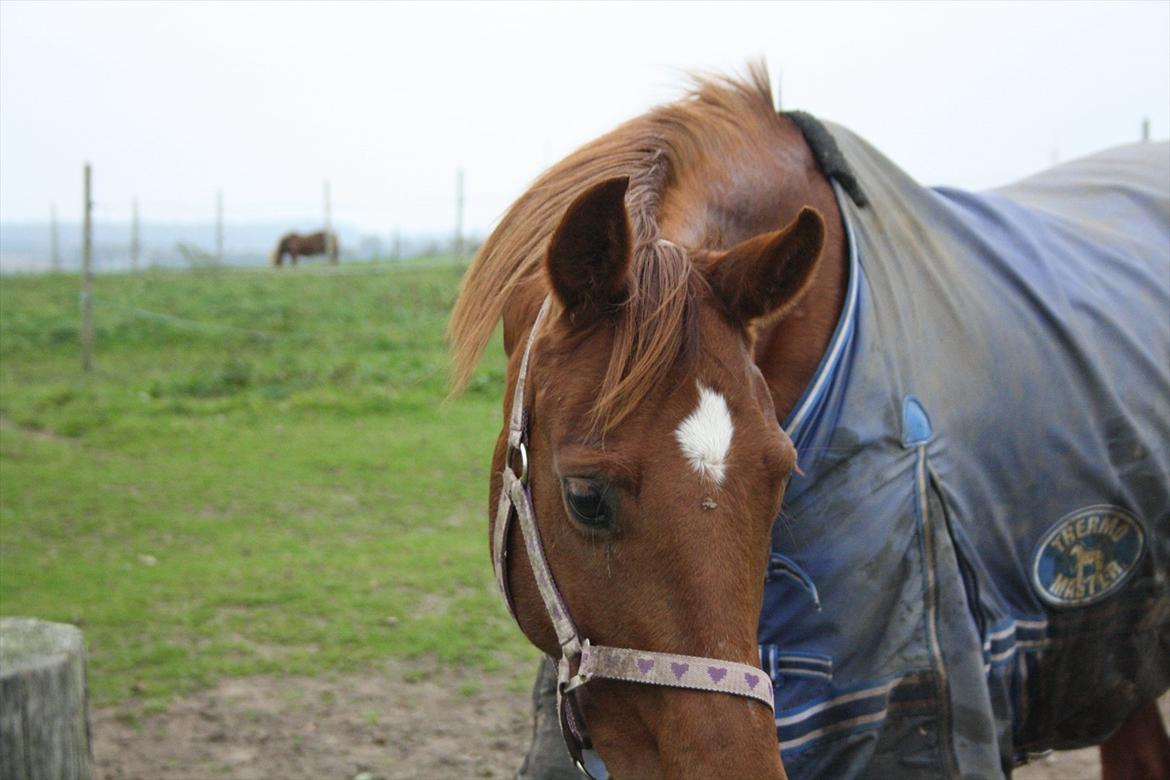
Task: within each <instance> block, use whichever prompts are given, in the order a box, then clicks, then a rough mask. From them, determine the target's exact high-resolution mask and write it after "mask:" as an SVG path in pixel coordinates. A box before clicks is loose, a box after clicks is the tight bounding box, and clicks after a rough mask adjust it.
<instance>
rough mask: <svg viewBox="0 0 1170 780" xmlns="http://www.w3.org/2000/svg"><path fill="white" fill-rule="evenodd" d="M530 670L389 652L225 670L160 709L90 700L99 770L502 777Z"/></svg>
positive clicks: (170, 778)
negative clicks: (298, 667)
mask: <svg viewBox="0 0 1170 780" xmlns="http://www.w3.org/2000/svg"><path fill="white" fill-rule="evenodd" d="M535 671H536V665H535V663H524V664H522V665H518V666H515V667H514V668H510V669H506V670H503V671H502V672H496V673H493V674H492V675H490V676H487V677H484V676H481V675H479V674H473V673H471V672H460V671H454V672H453V671H451V670H449V669H444V668H443V667H441V666H440V665H438V664H437V663H433V662H421V661H420V662H394V663H390V664H387V665H385V666H384V667H383V668H382V669H380V670H378V671H377V672H376V673H373V674H371V673H366V674H363V675H353V676H323V677H318V678H305V677H249V678H241V679H234V680H227V681H224V682H222V683H220V684H219V685H217V686H215V687H214V688H211V689H209V690H206V691H202V692H200V693H197V694H194V695H192V696H188V697H185V698H183V699H180V700H178V701H176V702H174V703H173V704H172V705H171V706H170V707H169V708H168V709H167V710H166V711H165V712H162V713H155V714H141V713H140V712H135V711H134V710H133V709H130V710H127V708H125V707H119V708H97V709H95V710H94V712H93V713H92V728H93V742H94V759H95V762H96V764H97V778H98V780H219V779H222V778H232V779H233V780H267V779H268V778H289V779H290V780H293V779H294V778H304V779H305V780H333V779H336V780H354V778H361V779H362V780H399V779H400V778H401V779H403V780H405V778H412V779H414V778H448V777H451V778H455V777H458V778H473V777H478V778H511V777H512V775H513V774H514V773H515V771H516V767H517V766H519V763H520V760H521V758H522V756H523V755H524V752H525V751H526V750H527V749H528V742H529V740H530V739H531V736H532V732H531V728H532V726H531V714H530V711H531V704H530V699H529V692H528V690H527V685H528V684H530V682H531V679H532V677H533V676H534V674H535Z"/></svg>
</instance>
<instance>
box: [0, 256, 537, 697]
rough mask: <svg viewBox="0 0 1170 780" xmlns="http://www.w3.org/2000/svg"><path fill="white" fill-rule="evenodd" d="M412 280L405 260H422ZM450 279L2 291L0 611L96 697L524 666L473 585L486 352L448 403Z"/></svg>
mask: <svg viewBox="0 0 1170 780" xmlns="http://www.w3.org/2000/svg"><path fill="white" fill-rule="evenodd" d="M420 265H421V266H424V267H418V266H420ZM458 283H459V270H458V269H457V268H456V267H455V266H453V265H451V264H449V263H430V264H411V263H405V262H404V263H399V264H394V263H381V264H378V263H375V264H369V265H366V264H363V265H360V266H350V267H345V266H343V267H342V268H340V269H338V270H337V271H335V272H329V270H328V269H322V268H316V269H312V268H310V269H301V270H298V271H287V270H286V271H283V272H261V271H230V270H222V271H219V272H212V271H152V272H147V273H142V274H138V275H133V276H132V275H110V276H101V277H98V278H97V279H95V281H94V312H95V317H94V322H95V331H96V336H95V344H96V349H95V358H94V364H95V365H94V371H93V372H92V373H90V374H84V373H83V372H82V371H81V362H80V354H79V348H78V341H79V332H78V331H79V325H78V282H77V279H76V278H75V277H72V276H64V275H47V276H35V277H5V278H0V614H3V615H27V616H34V617H39V618H44V619H48V620H56V621H66V622H70V623H76V624H78V625H80V626H81V628H82V629H83V630H84V632H85V638H86V641H87V644H88V647H89V651H90V686H91V692H92V695H93V696H94V698H95V700H96V702H98V703H99V704H110V703H121V702H126V701H129V700H141V701H144V702H146V703H148V704H154V705H157V704H161V703H164V702H165V701H167V700H168V699H169V698H171V697H172V696H174V695H175V694H178V693H182V692H184V691H187V690H190V689H192V688H195V687H199V686H203V685H207V684H210V683H212V682H214V681H215V680H216V679H218V678H221V677H223V676H227V675H247V674H255V673H296V674H316V673H321V672H325V671H338V670H340V671H351V670H356V669H361V668H364V667H366V666H370V665H372V664H373V663H375V662H377V661H378V660H379V659H384V658H387V657H403V656H416V655H421V654H433V655H434V656H436V657H438V658H440V659H442V660H443V661H446V662H451V663H456V662H457V663H459V664H471V665H475V666H478V667H480V668H483V669H486V670H489V671H490V670H492V669H497V668H500V667H501V666H502V665H504V664H505V663H510V661H511V660H513V659H514V658H515V657H517V656H522V655H526V654H530V653H532V652H533V651H531V650H529V649H528V648H527V646H526V645H525V643H524V641H523V640H522V638H520V637H519V634H518V633H517V631H516V630H515V628H514V627H513V625H512V624H511V622H510V619H509V618H508V617H507V615H506V613H505V612H504V611H503V608H502V607H501V606H500V605H499V603H498V599H497V597H496V595H495V593H494V590H493V585H492V579H491V566H490V562H489V559H488V555H487V546H486V540H487V536H486V516H487V514H486V513H487V497H486V492H487V475H488V468H489V455H490V450H491V446H492V443H493V441H494V439H495V436H496V434H497V432H498V430H499V425H500V415H501V401H500V398H501V394H502V382H503V361H502V359H501V356H500V350H499V347H498V345H495V346H493V347H490V348H489V356H488V358H487V359H486V360H485V362H484V364H483V366H482V367H481V370H480V373H479V375H478V376H477V377H476V378H475V380H474V381H473V382H472V384H471V387H470V389H469V390H468V392H467V393H466V394H465V395H463V396H462V397H461V398H459V399H458V400H455V401H450V402H444V399H445V396H446V392H447V376H446V365H447V361H446V354H445V345H444V328H445V325H446V321H447V316H448V312H449V311H450V307H451V305H452V302H453V301H454V298H455V293H456V290H457V287H458Z"/></svg>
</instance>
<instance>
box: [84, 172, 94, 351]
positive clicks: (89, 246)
mask: <svg viewBox="0 0 1170 780" xmlns="http://www.w3.org/2000/svg"><path fill="white" fill-rule="evenodd" d="M84 189H85V202H84V203H83V204H82V209H83V212H82V213H84V214H85V217H84V219H83V221H82V228H81V367H82V369H83V370H85V371H92V370H93V267H92V263H93V198H92V197H91V194H90V169H89V163H86V164H85V186H84Z"/></svg>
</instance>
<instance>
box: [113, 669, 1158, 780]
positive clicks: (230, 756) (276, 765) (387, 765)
mask: <svg viewBox="0 0 1170 780" xmlns="http://www.w3.org/2000/svg"><path fill="white" fill-rule="evenodd" d="M530 667H531V668H530ZM534 674H535V666H534V665H531V664H524V665H523V666H520V667H515V668H512V669H506V670H503V671H502V672H501V673H496V674H493V675H491V676H489V677H480V676H479V675H472V674H470V673H466V672H458V671H457V672H451V671H449V670H442V669H441V668H440V667H438V666H437V665H435V664H433V663H427V662H400V663H393V664H388V665H386V666H385V667H384V668H383V669H380V670H378V672H377V673H375V674H364V675H360V676H358V675H354V676H336V677H320V678H312V679H309V678H303V677H302V678H297V677H288V678H285V677H282V678H274V677H253V678H246V679H237V680H230V681H227V682H223V683H221V684H220V685H218V686H216V687H215V688H212V689H210V690H207V691H203V692H201V693H197V694H195V695H192V696H189V697H186V698H184V699H182V700H180V701H178V702H176V703H174V704H172V705H171V707H170V708H169V709H168V710H167V711H166V712H164V713H159V714H152V715H141V716H139V715H136V714H135V713H133V711H131V712H129V713H128V712H127V710H126V708H125V707H122V708H118V709H117V710H115V709H111V708H97V709H95V710H94V711H93V713H92V728H93V741H94V759H95V761H96V763H97V780H269V778H273V779H275V778H282V779H287V780H299V779H303V780H407V778H410V779H411V780H431V779H432V778H433V779H434V780H443V779H444V778H509V779H510V778H511V777H512V776H513V773H514V772H515V771H516V767H517V766H518V765H519V763H520V759H521V756H522V755H523V753H524V751H525V750H526V749H527V747H528V742H529V739H530V738H531V721H530V708H531V705H530V703H529V702H530V700H529V695H530V694H529V692H528V690H527V681H528V680H530V679H531V678H532V676H533V675H534ZM517 677H519V678H520V679H521V680H523V681H524V684H523V685H520V684H517V682H516V678H517ZM1167 702H1168V700H1167V699H1163V701H1162V705H1163V707H1162V709H1163V713H1164V714H1165V713H1166V712H1167V710H1168V709H1170V708H1168V706H1167ZM1099 777H1100V770H1099V767H1098V763H1097V751H1096V749H1089V750H1079V751H1072V752H1068V753H1055V754H1052V755H1050V756H1048V757H1047V758H1044V759H1039V760H1037V761H1035V762H1033V763H1032V764H1030V765H1028V766H1027V767H1025V768H1024V769H1021V770H1018V771H1017V772H1016V773H1015V774H1014V775H1013V778H1014V779H1015V780H1097V778H1099Z"/></svg>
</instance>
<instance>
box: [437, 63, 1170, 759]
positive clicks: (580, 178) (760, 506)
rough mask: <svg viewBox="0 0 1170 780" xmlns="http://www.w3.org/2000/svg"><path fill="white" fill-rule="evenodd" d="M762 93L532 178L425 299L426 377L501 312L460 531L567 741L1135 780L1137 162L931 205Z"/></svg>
mask: <svg viewBox="0 0 1170 780" xmlns="http://www.w3.org/2000/svg"><path fill="white" fill-rule="evenodd" d="M768 84H769V81H768V77H767V74H766V73H765V72H764V71H763V69H762V68H758V67H753V68H752V69H751V71H750V77H749V78H748V79H747V80H745V81H744V82H738V81H732V80H717V79H704V80H700V81H699V82H698V84H697V87H696V89H695V91H694V92H693V93H692V94H691V95H689V96H688V97H687V98H686V99H685V100H683V101H680V102H678V103H674V104H670V105H666V106H663V107H660V108H657V109H655V110H653V111H651V112H649V113H647V114H645V115H643V116H641V117H638V118H635V119H633V120H631V121H629V122H627V123H626V124H624V125H622V126H621V127H619V128H617V129H616V130H614V131H612V132H611V133H609V134H607V135H604V136H602V137H600V138H598V139H596V140H594V141H593V142H591V143H589V144H587V145H586V146H584V147H583V148H581V149H580V150H578V151H577V152H575V153H573V154H572V155H570V156H569V157H568V158H566V159H565V160H563V161H562V162H560V163H558V164H556V165H554V166H553V167H552V168H551V169H550V170H549V171H547V172H546V173H545V174H543V175H542V176H541V177H540V179H538V181H537V182H536V183H535V184H534V185H533V187H532V188H531V189H530V190H529V191H528V192H526V193H525V194H524V195H522V196H521V197H520V198H519V200H517V201H516V203H515V204H513V205H512V207H511V208H510V209H509V211H508V212H507V213H506V214H505V216H504V217H503V219H502V220H501V222H500V224H499V226H498V227H497V229H496V230H495V231H494V232H493V234H492V235H491V236H490V238H489V239H488V240H487V242H486V243H485V244H484V246H483V248H482V249H481V250H480V252H479V254H478V255H477V257H476V259H475V261H474V263H473V264H472V266H471V267H470V268H469V270H468V272H467V275H466V277H465V279H464V283H463V288H462V290H461V292H460V295H459V298H458V300H457V302H456V305H455V309H454V311H453V313H452V317H451V322H450V325H449V335H450V337H451V340H452V346H453V357H454V371H453V374H454V384H455V387H456V389H458V388H459V387H461V386H462V385H464V384H465V383H466V382H467V380H468V379H469V378H470V376H471V375H472V372H473V371H474V370H475V366H476V364H477V363H478V361H479V359H480V357H481V355H482V352H483V350H484V348H485V346H486V344H487V343H488V342H489V340H490V338H491V336H492V333H493V331H494V328H495V326H496V324H497V322H499V321H501V320H502V322H503V337H504V338H503V341H504V349H505V351H506V353H507V355H508V368H507V377H508V378H507V388H506V391H505V407H504V414H505V427H504V429H503V430H502V432H501V434H500V437H499V439H498V441H497V443H496V447H495V451H494V455H493V462H492V475H491V483H490V499H489V509H490V514H491V518H492V521H491V526H490V530H489V536H490V547H491V552H492V559H493V565H494V569H495V573H496V578H497V584H498V586H499V588H500V590H501V592H502V594H503V596H504V600H505V603H506V604H507V606H508V608H509V610H510V611H511V613H512V614H513V616H514V617H515V619H516V621H517V622H518V624H519V626H520V629H521V630H522V631H523V632H524V634H525V635H526V636H527V637H528V638H529V640H530V641H532V642H533V644H535V645H536V646H537V647H539V648H540V649H541V650H542V651H544V652H545V653H546V654H547V655H548V656H549V657H550V658H551V659H559V662H558V664H557V683H556V705H555V710H554V711H555V712H556V713H557V715H558V718H559V720H560V726H561V731H562V734H563V738H564V741H565V746H566V747H567V749H568V753H569V754H570V755H571V756H572V758H573V759H574V760H575V762H576V763H577V765H578V766H579V767H581V768H583V769H585V770H586V771H587V772H588V773H589V774H591V775H592V776H594V777H603V776H606V774H607V773H608V774H609V775H611V776H613V777H617V778H683V777H688V778H689V777H736V778H772V779H773V780H775V779H776V778H784V777H787V776H789V775H791V776H792V777H799V778H814V777H816V778H821V777H831V778H854V777H878V778H887V777H898V778H923V779H926V778H929V779H930V780H934V779H935V778H940V777H947V778H951V777H1004V776H1007V775H1010V774H1011V770H1012V768H1013V767H1014V766H1017V765H1019V764H1021V763H1023V762H1025V761H1026V760H1027V759H1028V756H1029V755H1030V754H1033V753H1035V752H1038V751H1043V750H1046V749H1049V748H1055V749H1066V748H1073V747H1079V746H1084V745H1090V744H1100V743H1102V742H1104V743H1105V744H1104V746H1103V748H1102V760H1103V768H1104V773H1105V777H1106V778H1107V780H1120V778H1127V777H1146V778H1167V777H1170V741H1168V740H1167V738H1166V734H1165V730H1164V727H1163V726H1162V724H1161V720H1160V717H1159V714H1158V712H1157V709H1156V705H1155V699H1156V697H1157V696H1158V695H1160V694H1161V693H1162V692H1163V691H1165V690H1166V689H1167V688H1168V687H1170V657H1168V648H1170V477H1168V475H1170V408H1168V406H1170V402H1168V399H1170V376H1168V374H1170V327H1168V323H1167V321H1166V312H1167V311H1168V307H1170V257H1168V254H1170V252H1168V246H1170V238H1168V236H1170V182H1167V181H1166V180H1165V177H1166V170H1167V162H1168V156H1167V155H1168V152H1167V146H1166V145H1164V144H1146V145H1143V146H1141V147H1128V148H1122V149H1119V150H1115V151H1113V152H1107V153H1103V154H1101V155H1098V156H1095V157H1092V158H1088V159H1086V160H1084V161H1081V162H1078V163H1071V164H1067V165H1065V166H1061V167H1059V168H1056V169H1054V170H1053V171H1050V172H1046V173H1044V174H1040V175H1038V176H1036V177H1033V178H1031V179H1028V180H1025V181H1023V182H1021V183H1019V184H1017V185H1013V186H1012V187H1009V188H1004V189H1002V190H999V191H995V192H992V193H985V194H971V193H963V192H959V191H955V190H928V189H926V188H923V187H921V186H920V185H918V184H916V183H915V182H913V180H912V179H910V178H909V177H908V176H906V175H905V174H904V173H902V172H901V171H900V170H898V169H897V168H896V166H894V165H893V164H892V163H890V162H889V161H888V160H886V159H885V158H884V157H882V156H881V155H880V154H879V153H878V152H877V151H875V150H874V149H873V148H872V147H870V146H869V145H867V144H866V143H865V142H864V141H862V140H861V139H859V138H857V137H856V136H855V135H853V134H852V133H850V132H849V131H847V130H845V129H844V128H840V127H837V126H834V125H829V124H827V123H821V122H819V121H818V120H816V119H814V118H812V117H810V116H808V115H807V114H799V113H792V114H780V113H777V112H776V110H775V108H774V107H773V102H772V97H771V93H770V89H769V87H768ZM1086 184H1087V185H1088V186H1081V185H1086ZM1086 253H1087V254H1088V257H1085V256H1084V255H1085V254H1086ZM1086 548H1092V549H1094V550H1097V551H1099V552H1100V555H1101V558H1100V559H1099V560H1097V561H1094V566H1093V568H1094V569H1095V571H1094V573H1093V575H1092V576H1088V577H1086V576H1083V575H1084V574H1085V573H1086V570H1085V569H1083V568H1076V576H1075V578H1074V577H1070V576H1068V574H1067V573H1068V572H1070V571H1072V570H1073V569H1074V568H1075V567H1080V563H1081V561H1082V560H1083V559H1084V554H1083V553H1084V550H1085V549H1086ZM1078 550H1079V551H1080V553H1078V552H1077V551H1078ZM1098 568H1099V570H1097V569H1098ZM761 667H762V668H761ZM786 772H787V773H788V774H786Z"/></svg>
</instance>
